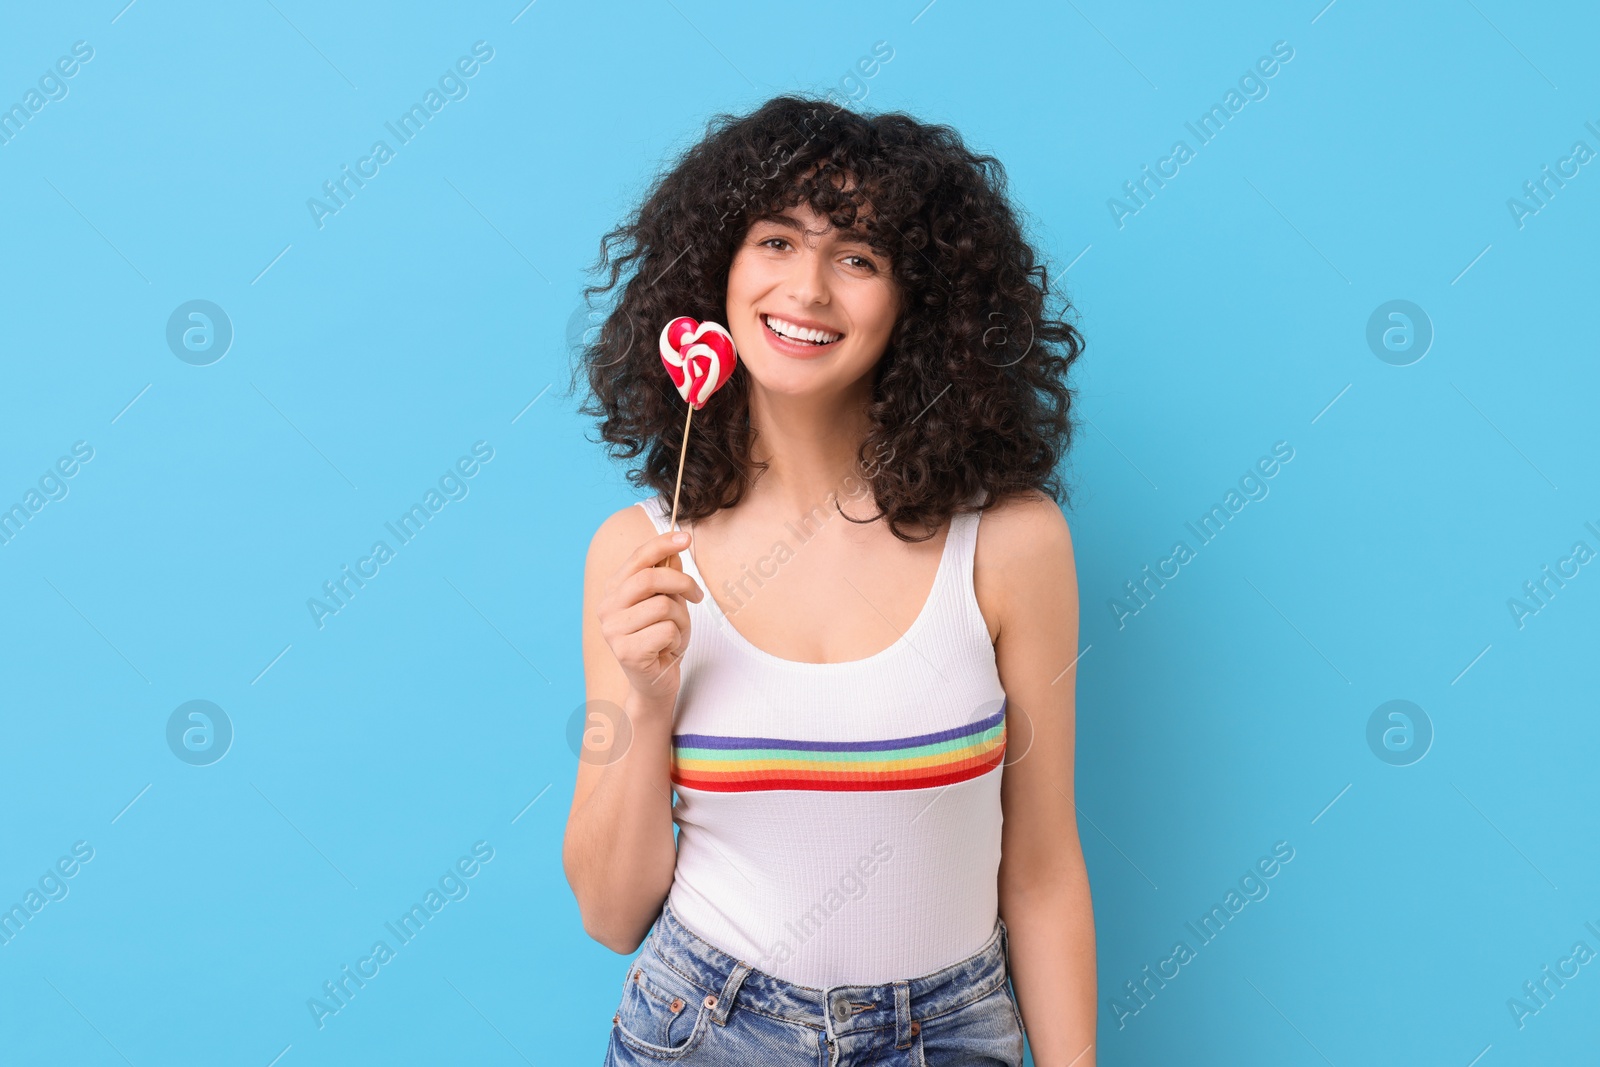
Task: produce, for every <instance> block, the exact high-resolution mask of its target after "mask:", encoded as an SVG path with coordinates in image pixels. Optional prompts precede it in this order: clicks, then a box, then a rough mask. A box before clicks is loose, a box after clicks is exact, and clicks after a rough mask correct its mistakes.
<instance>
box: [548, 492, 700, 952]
mask: <svg viewBox="0 0 1600 1067" xmlns="http://www.w3.org/2000/svg"><path fill="white" fill-rule="evenodd" d="M681 547H682V546H674V545H672V544H671V542H670V537H669V535H668V534H659V535H657V534H655V531H654V528H653V526H652V525H651V523H650V519H649V517H648V516H646V515H644V514H643V513H642V512H641V511H640V509H639V508H637V507H627V508H624V509H623V510H622V511H619V512H617V513H616V514H615V515H613V516H611V517H610V518H609V519H607V520H606V521H605V522H604V523H602V524H601V526H600V529H599V530H598V531H596V533H595V535H594V539H593V540H592V541H591V542H590V545H589V555H588V560H587V562H586V563H585V566H584V581H583V672H584V681H585V688H586V691H587V699H588V701H589V702H590V713H589V722H587V723H586V724H585V728H586V729H585V734H586V738H587V736H588V735H589V731H590V729H591V728H592V729H593V730H594V732H595V735H596V740H600V741H602V742H603V743H604V742H605V734H606V733H608V732H609V733H610V735H611V737H612V739H614V741H615V744H616V746H617V747H618V749H619V750H618V751H608V750H607V749H605V748H598V749H597V748H591V747H589V745H588V744H587V741H586V744H585V749H584V756H583V758H581V759H580V760H579V763H578V781H577V784H576V786H575V787H574V789H573V796H572V808H571V811H570V812H569V813H568V815H567V832H566V838H565V840H564V842H563V845H562V857H561V858H562V864H563V866H564V867H565V869H566V875H567V884H569V885H570V886H571V887H572V892H573V896H574V897H576V898H577V901H578V910H579V912H580V913H581V914H582V916H583V928H584V930H586V931H587V932H588V933H589V936H591V937H593V938H594V939H595V940H596V941H599V942H600V943H601V944H603V945H605V946H606V947H607V948H609V949H611V950H612V951H614V952H622V953H627V952H632V951H633V950H634V949H636V948H638V947H639V943H640V942H641V941H643V940H644V936H645V934H647V933H648V932H649V930H650V924H651V923H652V922H654V921H655V917H656V915H657V913H659V912H660V910H661V903H662V901H664V900H665V899H666V897H667V891H668V890H669V889H671V887H672V874H673V869H674V867H675V865H676V863H677V848H676V845H675V844H674V842H673V838H672V781H671V777H670V766H671V756H670V748H671V743H672V714H673V708H674V705H675V704H676V703H677V696H678V681H679V667H678V661H679V660H680V659H681V658H682V655H683V650H684V649H685V648H686V647H687V645H688V640H689V617H688V609H687V607H686V605H685V603H684V597H685V596H687V597H688V598H689V599H691V600H694V601H696V602H698V601H699V599H700V598H701V596H703V595H704V594H703V593H701V592H700V590H699V587H698V586H696V585H695V583H694V579H692V578H690V577H688V576H687V575H685V574H684V573H683V571H682V569H681V567H679V566H667V567H655V566H653V564H654V563H655V562H656V561H657V560H660V559H666V558H668V557H669V556H670V557H671V561H672V563H673V564H677V557H676V555H675V553H676V552H677V551H678V549H679V548H681ZM617 709H621V713H622V714H623V716H624V717H625V718H626V720H627V721H626V725H625V726H624V725H622V724H618V723H608V722H605V721H602V720H604V719H607V718H612V717H615V715H616V714H617Z"/></svg>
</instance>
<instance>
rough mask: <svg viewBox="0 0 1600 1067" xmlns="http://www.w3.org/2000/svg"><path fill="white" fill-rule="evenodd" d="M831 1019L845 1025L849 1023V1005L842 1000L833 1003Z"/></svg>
mask: <svg viewBox="0 0 1600 1067" xmlns="http://www.w3.org/2000/svg"><path fill="white" fill-rule="evenodd" d="M833 1018H834V1020H835V1021H836V1022H841V1023H847V1022H849V1021H850V1005H849V1004H848V1003H847V1002H845V1001H844V1000H836V1001H834V1002H833Z"/></svg>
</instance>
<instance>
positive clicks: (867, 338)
mask: <svg viewBox="0 0 1600 1067" xmlns="http://www.w3.org/2000/svg"><path fill="white" fill-rule="evenodd" d="M899 301H900V294H899V287H898V286H897V285H896V284H895V282H894V279H893V277H892V276H891V274H890V265H889V262H888V260H887V259H886V257H884V256H883V255H882V254H881V253H879V252H876V251H874V250H873V249H872V248H871V247H870V246H869V245H868V244H867V241H866V238H865V236H864V235H863V234H861V233H857V232H851V231H840V230H837V229H835V228H833V227H832V225H831V224H830V222H829V220H828V219H827V217H826V216H823V215H818V214H817V213H816V212H815V211H813V210H812V209H811V208H810V206H808V205H806V204H800V205H799V206H797V207H794V208H791V209H789V211H788V212H787V214H786V215H785V216H784V217H783V218H779V219H765V220H761V221H759V222H755V223H753V224H751V226H750V230H749V232H748V233H746V234H745V238H744V241H743V242H742V243H741V244H740V245H739V248H738V249H737V250H736V251H735V252H734V256H733V263H732V266H731V267H730V269H729V272H728V293H727V309H728V332H729V333H731V334H732V335H733V342H734V344H735V345H737V346H738V348H739V361H740V362H741V363H743V364H744V366H745V369H746V370H747V371H748V372H749V373H750V376H751V377H752V378H753V379H754V380H755V382H756V383H757V384H759V385H760V386H761V387H762V388H764V389H766V390H769V391H771V392H774V393H784V394H790V395H797V396H798V395H811V396H816V395H825V394H830V393H837V392H841V391H843V390H844V389H846V388H848V387H849V386H851V385H853V384H854V383H856V382H857V381H859V380H861V379H862V378H863V377H864V376H865V375H866V374H867V373H868V372H869V371H871V370H872V368H873V367H874V366H875V365H876V364H877V362H878V360H879V359H880V358H882V356H883V353H884V349H885V348H886V347H887V346H888V343H889V335H890V333H891V331H892V330H893V329H894V324H895V318H896V315H897V312H898V309H899Z"/></svg>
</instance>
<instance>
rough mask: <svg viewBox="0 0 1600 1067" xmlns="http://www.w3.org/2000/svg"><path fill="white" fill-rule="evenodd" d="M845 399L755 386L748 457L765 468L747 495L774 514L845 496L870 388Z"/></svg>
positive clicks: (853, 482) (856, 476)
mask: <svg viewBox="0 0 1600 1067" xmlns="http://www.w3.org/2000/svg"><path fill="white" fill-rule="evenodd" d="M861 384H862V386H863V388H861V389H858V390H854V391H853V393H852V394H851V395H838V394H835V395H833V396H825V397H824V396H803V397H797V396H790V395H786V394H779V393H769V392H766V391H764V390H762V389H760V388H759V387H757V388H756V389H755V390H754V391H752V393H751V396H750V424H751V426H752V427H753V428H754V429H755V431H756V437H755V443H754V445H753V448H752V455H753V458H754V459H756V460H758V461H761V462H764V463H766V464H767V469H766V470H765V471H764V472H763V473H762V474H761V476H760V477H759V478H758V479H757V480H756V484H755V485H754V486H753V487H752V489H751V491H750V497H751V498H752V499H754V500H759V501H761V503H762V510H765V509H766V508H767V507H771V508H773V509H775V510H776V511H778V512H780V513H789V512H804V511H809V510H810V509H811V508H813V507H815V506H816V505H817V504H819V503H826V502H828V501H829V500H831V499H832V498H833V497H834V496H848V495H850V493H851V492H852V490H853V489H855V488H856V487H857V486H859V484H860V483H861V481H862V473H861V466H860V463H859V462H858V460H857V454H858V452H859V451H860V447H861V442H862V441H863V440H864V439H865V438H866V435H867V432H868V430H869V429H870V428H871V420H870V419H869V418H868V416H867V405H868V403H869V402H870V400H871V394H870V387H869V386H867V385H866V383H865V382H863V383H861Z"/></svg>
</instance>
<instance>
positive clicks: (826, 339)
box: [764, 315, 844, 345]
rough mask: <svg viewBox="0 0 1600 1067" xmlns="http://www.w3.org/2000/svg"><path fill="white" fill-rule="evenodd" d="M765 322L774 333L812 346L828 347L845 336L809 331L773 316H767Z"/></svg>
mask: <svg viewBox="0 0 1600 1067" xmlns="http://www.w3.org/2000/svg"><path fill="white" fill-rule="evenodd" d="M764 321H765V322H766V324H767V325H768V326H769V327H770V328H771V329H772V332H773V333H776V334H780V335H782V336H784V337H788V338H790V339H792V340H796V341H809V342H811V343H812V344H824V345H826V344H832V343H833V342H835V341H837V340H838V339H839V338H841V337H843V336H844V335H843V334H838V333H827V332H825V331H823V330H809V329H806V328H805V327H803V326H796V325H795V324H794V323H792V322H785V321H784V320H783V319H780V318H777V317H776V316H773V315H767V316H765V320H764Z"/></svg>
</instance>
